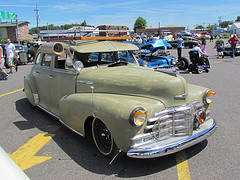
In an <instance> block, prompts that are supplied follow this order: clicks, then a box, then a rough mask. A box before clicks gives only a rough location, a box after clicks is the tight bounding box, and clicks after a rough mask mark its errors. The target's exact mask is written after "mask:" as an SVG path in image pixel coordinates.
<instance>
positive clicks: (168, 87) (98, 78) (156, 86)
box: [77, 65, 187, 107]
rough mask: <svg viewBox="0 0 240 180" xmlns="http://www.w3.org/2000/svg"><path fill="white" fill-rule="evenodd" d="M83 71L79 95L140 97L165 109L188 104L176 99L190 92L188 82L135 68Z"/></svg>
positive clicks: (172, 76) (177, 77) (80, 75)
mask: <svg viewBox="0 0 240 180" xmlns="http://www.w3.org/2000/svg"><path fill="white" fill-rule="evenodd" d="M94 68H95V70H94V71H93V70H92V68H91V70H89V69H90V68H86V69H83V70H82V71H81V73H80V74H79V76H78V79H77V92H78V93H85V92H92V89H91V86H93V87H94V90H93V91H94V93H110V94H121V95H129V96H141V97H146V98H152V99H156V100H159V101H161V102H162V103H163V104H165V106H166V107H170V106H172V105H178V104H179V105H180V104H182V103H185V100H184V99H176V98H174V97H176V96H180V95H182V94H184V93H186V92H187V86H186V81H185V80H184V79H183V78H182V77H181V76H178V75H169V74H167V73H163V72H159V71H154V70H153V69H150V68H144V67H139V66H134V65H126V66H116V67H108V66H103V67H94Z"/></svg>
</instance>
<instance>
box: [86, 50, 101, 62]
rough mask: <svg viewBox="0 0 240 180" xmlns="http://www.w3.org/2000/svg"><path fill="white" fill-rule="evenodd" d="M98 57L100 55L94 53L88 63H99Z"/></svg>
mask: <svg viewBox="0 0 240 180" xmlns="http://www.w3.org/2000/svg"><path fill="white" fill-rule="evenodd" d="M98 55H99V53H95V52H92V53H91V54H90V55H89V59H88V61H89V62H92V61H94V62H96V61H98Z"/></svg>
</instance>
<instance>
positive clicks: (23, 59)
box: [14, 44, 28, 65]
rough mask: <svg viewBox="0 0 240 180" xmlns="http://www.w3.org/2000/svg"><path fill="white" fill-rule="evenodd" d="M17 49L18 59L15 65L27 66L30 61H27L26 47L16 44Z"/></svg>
mask: <svg viewBox="0 0 240 180" xmlns="http://www.w3.org/2000/svg"><path fill="white" fill-rule="evenodd" d="M14 46H15V49H16V53H17V57H16V59H15V62H14V63H15V64H16V65H19V64H27V62H28V59H27V51H26V49H25V48H24V45H21V44H14Z"/></svg>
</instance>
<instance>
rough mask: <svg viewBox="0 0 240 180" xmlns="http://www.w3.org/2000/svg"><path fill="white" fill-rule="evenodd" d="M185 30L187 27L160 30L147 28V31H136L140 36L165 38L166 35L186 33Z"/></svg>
mask: <svg viewBox="0 0 240 180" xmlns="http://www.w3.org/2000/svg"><path fill="white" fill-rule="evenodd" d="M185 29H186V28H185V27H180V26H176V25H171V26H166V27H159V28H152V27H147V28H145V29H136V33H137V34H138V35H141V34H145V35H147V36H148V37H150V36H159V37H163V36H165V35H170V34H171V35H174V34H177V33H179V32H182V31H185Z"/></svg>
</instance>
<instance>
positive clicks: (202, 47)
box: [200, 38, 207, 54]
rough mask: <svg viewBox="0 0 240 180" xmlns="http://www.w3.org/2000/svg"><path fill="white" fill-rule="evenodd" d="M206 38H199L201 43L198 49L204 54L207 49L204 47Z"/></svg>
mask: <svg viewBox="0 0 240 180" xmlns="http://www.w3.org/2000/svg"><path fill="white" fill-rule="evenodd" d="M206 44H207V43H206V39H205V38H201V45H200V49H201V50H202V52H203V53H204V54H207V49H206Z"/></svg>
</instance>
